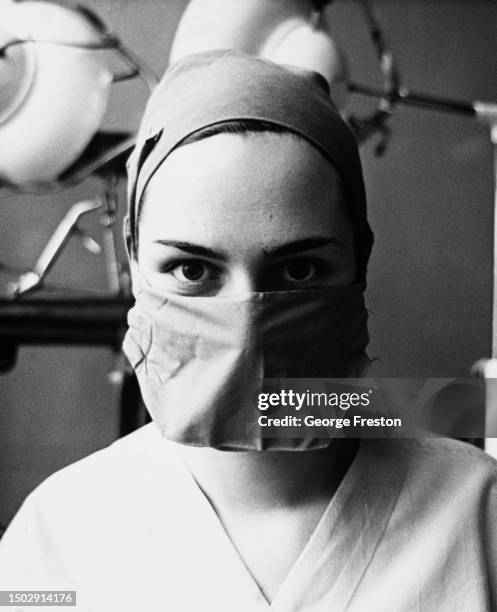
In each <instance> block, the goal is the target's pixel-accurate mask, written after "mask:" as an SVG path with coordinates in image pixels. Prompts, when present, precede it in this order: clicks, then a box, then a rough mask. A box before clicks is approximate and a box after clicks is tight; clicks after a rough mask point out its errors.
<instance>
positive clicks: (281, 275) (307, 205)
mask: <svg viewBox="0 0 497 612" xmlns="http://www.w3.org/2000/svg"><path fill="white" fill-rule="evenodd" d="M343 209H344V202H343V195H342V191H341V188H340V181H339V178H338V175H337V173H336V171H335V170H334V169H333V167H332V166H331V165H330V164H329V163H328V162H327V161H326V160H325V159H324V158H323V157H322V156H321V154H320V153H319V152H318V151H317V150H315V149H314V147H312V146H311V145H310V144H309V143H307V142H306V141H305V140H303V139H302V138H299V137H295V136H292V135H289V134H274V133H262V134H256V135H233V134H219V135H216V136H212V137H209V138H206V139H204V140H201V141H198V142H195V143H193V144H189V145H186V146H184V147H180V148H179V149H177V150H176V151H174V152H173V153H172V154H171V155H170V156H169V157H168V158H167V160H166V161H165V162H164V163H163V164H162V165H161V166H160V167H159V169H158V170H157V172H156V173H155V175H154V176H153V178H152V179H151V181H150V183H149V186H148V187H147V192H146V195H145V199H144V203H143V210H142V215H141V220H140V227H139V248H138V267H139V269H140V272H141V274H142V275H143V276H144V277H145V278H146V279H147V280H148V281H149V282H150V283H151V284H152V285H153V286H155V287H157V288H159V289H161V290H164V291H169V292H173V293H177V294H181V295H185V296H218V297H229V296H233V295H236V294H239V293H244V292H248V291H289V290H294V289H306V288H311V287H312V288H315V287H327V286H332V285H341V284H348V283H352V282H353V281H354V279H355V262H354V248H353V237H352V230H351V227H350V224H349V222H348V220H347V218H346V215H345V212H344V210H343Z"/></svg>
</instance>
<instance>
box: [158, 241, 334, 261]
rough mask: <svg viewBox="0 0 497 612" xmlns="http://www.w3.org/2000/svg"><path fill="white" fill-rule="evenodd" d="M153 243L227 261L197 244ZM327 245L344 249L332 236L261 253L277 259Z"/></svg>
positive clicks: (221, 254)
mask: <svg viewBox="0 0 497 612" xmlns="http://www.w3.org/2000/svg"><path fill="white" fill-rule="evenodd" d="M155 243H156V244H162V245H164V246H169V247H174V248H175V249H179V250H180V251H184V252H185V253H188V254H189V255H196V256H197V257H207V258H209V259H217V260H220V261H226V260H227V259H228V257H227V256H226V255H225V254H224V253H222V252H220V251H215V250H214V249H210V248H209V247H204V246H201V245H199V244H193V243H192V242H185V241H179V240H155ZM329 244H333V245H335V246H338V247H340V248H342V249H343V248H344V245H343V243H341V242H340V241H338V240H337V239H336V238H334V237H333V236H313V237H310V238H302V239H300V240H294V241H293V242H287V243H286V244H282V245H279V246H275V247H273V248H269V249H263V252H264V255H265V256H266V257H267V258H268V259H277V258H279V257H285V256H287V255H295V254H296V253H303V252H304V251H310V250H311V249H317V248H319V247H323V246H328V245H329Z"/></svg>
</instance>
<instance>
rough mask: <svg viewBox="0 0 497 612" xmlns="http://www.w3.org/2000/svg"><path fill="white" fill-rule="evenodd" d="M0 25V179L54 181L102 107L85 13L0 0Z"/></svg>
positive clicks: (102, 67) (104, 76)
mask: <svg viewBox="0 0 497 612" xmlns="http://www.w3.org/2000/svg"><path fill="white" fill-rule="evenodd" d="M0 24H1V26H0V28H1V29H0V46H5V45H7V48H6V49H5V52H4V53H3V54H2V55H1V56H0V92H1V93H0V181H2V180H3V182H7V183H11V184H14V185H24V184H36V183H43V182H50V181H54V180H55V179H56V178H57V176H58V175H59V174H61V173H62V172H63V171H64V169H66V168H67V167H69V166H70V165H71V164H72V163H73V162H74V161H75V160H76V159H77V157H78V156H79V154H80V153H81V152H82V151H83V149H84V148H85V147H86V145H87V144H88V143H89V142H90V140H91V138H92V137H93V135H94V134H95V132H96V131H97V130H98V128H99V126H100V124H101V122H102V119H103V116H104V113H105V110H106V108H107V101H108V94H109V90H110V85H111V83H112V74H111V72H110V71H109V69H108V67H107V65H106V61H105V57H104V56H103V51H102V50H98V49H92V48H89V47H91V46H95V47H98V45H99V43H100V39H99V35H98V32H97V31H96V30H95V28H94V27H93V25H92V23H91V22H90V21H89V20H88V18H87V17H86V16H85V15H83V14H81V13H79V12H77V11H74V10H72V9H69V8H65V7H62V6H60V5H56V4H52V3H49V2H38V1H26V2H20V3H18V2H3V3H0ZM12 41H29V42H23V43H21V44H8V43H9V42H12ZM78 45H79V46H78ZM85 47H86V48H85Z"/></svg>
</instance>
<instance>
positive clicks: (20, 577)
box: [0, 423, 497, 612]
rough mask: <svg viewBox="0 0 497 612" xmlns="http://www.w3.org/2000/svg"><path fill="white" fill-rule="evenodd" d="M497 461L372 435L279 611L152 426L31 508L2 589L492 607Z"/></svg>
mask: <svg viewBox="0 0 497 612" xmlns="http://www.w3.org/2000/svg"><path fill="white" fill-rule="evenodd" d="M496 465H497V463H496V462H495V461H494V460H492V459H491V458H490V457H487V456H486V455H485V454H484V453H482V452H480V451H478V450H477V449H474V448H472V447H470V446H468V445H466V444H462V443H459V442H455V441H450V440H363V441H362V442H361V444H360V448H359V451H358V453H357V455H356V457H355V459H354V462H353V463H352V465H351V467H350V468H349V471H348V472H347V474H346V476H345V477H344V479H343V481H342V483H341V485H340V487H339V489H338V491H337V493H336V494H335V496H334V497H333V498H332V500H331V502H330V503H329V505H328V507H327V509H326V510H325V512H324V514H323V516H322V518H321V520H320V522H319V524H318V525H317V527H316V529H315V531H314V533H313V534H312V536H311V538H310V539H309V541H308V542H307V544H306V546H305V548H304V550H303V551H302V553H301V554H300V556H299V558H298V559H297V561H296V562H295V564H294V565H293V567H292V569H291V570H290V572H289V574H288V576H287V577H286V579H285V581H284V583H283V584H282V586H281V587H280V589H279V591H278V592H277V594H276V596H275V598H274V599H273V601H272V602H271V603H269V602H268V601H267V600H266V599H265V598H264V596H263V594H262V592H261V591H260V589H259V587H258V585H257V584H256V582H255V581H254V579H253V578H252V576H251V574H250V573H249V571H248V570H247V568H246V566H245V565H244V563H243V561H242V559H241V558H240V556H239V555H238V553H237V552H236V549H235V548H234V546H233V544H232V543H231V540H230V539H229V537H228V536H227V534H226V532H225V530H224V528H223V527H222V525H221V523H220V521H219V519H218V517H217V515H216V513H215V512H214V510H213V509H212V506H211V505H210V504H209V502H208V501H207V499H206V498H205V497H204V495H203V493H202V492H201V490H200V489H199V488H198V486H197V484H196V483H195V481H194V479H193V478H192V476H191V475H190V473H189V471H188V469H187V468H186V466H185V465H184V463H183V462H182V460H181V458H180V455H179V453H178V452H177V450H176V445H175V444H174V443H170V442H167V441H165V440H164V439H162V437H161V436H160V434H159V433H158V431H157V429H156V426H155V425H154V424H153V423H152V424H149V425H146V426H145V427H143V428H141V429H140V430H138V431H137V432H135V433H133V434H131V435H129V436H127V437H126V438H123V439H121V440H119V441H117V442H115V443H114V444H112V445H111V446H110V447H108V448H107V449H104V450H103V451H100V452H97V453H95V454H93V455H91V456H89V457H87V458H85V459H83V460H82V461H79V462H77V463H75V464H73V465H72V466H69V467H68V468H65V469H63V470H61V471H60V472H58V473H56V474H54V475H53V476H51V477H50V478H48V479H47V480H46V481H45V482H44V483H43V484H42V485H40V486H39V487H38V488H37V489H36V490H35V491H34V492H33V493H32V494H31V495H30V496H29V497H28V498H27V500H26V501H25V503H24V504H23V506H22V508H21V509H20V511H19V512H18V514H17V515H16V517H15V518H14V520H13V522H12V523H11V526H10V527H9V529H8V530H7V532H6V534H5V536H4V538H3V539H2V540H1V541H0V590H13V589H30V590H35V589H36V590H45V591H46V590H76V591H77V607H76V608H64V609H67V610H70V609H72V610H74V609H76V610H78V611H79V612H90V611H102V612H104V611H105V612H111V611H116V612H151V611H167V612H211V611H212V612H265V611H270V610H271V611H273V612H297V611H299V612H300V611H301V612H325V611H326V612H335V611H337V612H338V611H340V612H341V611H345V610H347V611H348V612H358V611H368V612H369V611H374V612H376V611H378V612H407V611H409V612H421V611H423V612H425V611H434V612H443V611H447V612H449V611H450V612H454V611H458V612H483V611H492V610H497V468H496ZM261 546H264V542H262V541H261ZM268 554H271V551H270V550H268ZM5 609H7V608H5ZM16 609H22V608H16ZM26 610H27V608H26Z"/></svg>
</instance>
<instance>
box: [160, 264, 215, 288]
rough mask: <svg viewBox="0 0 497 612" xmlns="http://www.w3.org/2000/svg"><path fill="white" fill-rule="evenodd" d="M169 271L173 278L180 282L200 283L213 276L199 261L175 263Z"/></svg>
mask: <svg viewBox="0 0 497 612" xmlns="http://www.w3.org/2000/svg"><path fill="white" fill-rule="evenodd" d="M170 271H171V273H172V275H173V276H174V278H175V279H176V280H179V281H181V282H190V283H201V282H202V281H206V280H209V279H210V278H212V277H213V276H214V274H213V271H212V270H211V269H210V268H209V267H208V266H207V265H206V264H205V263H203V262H201V261H188V262H184V263H181V264H177V265H176V266H175V267H174V268H171V269H170Z"/></svg>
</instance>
